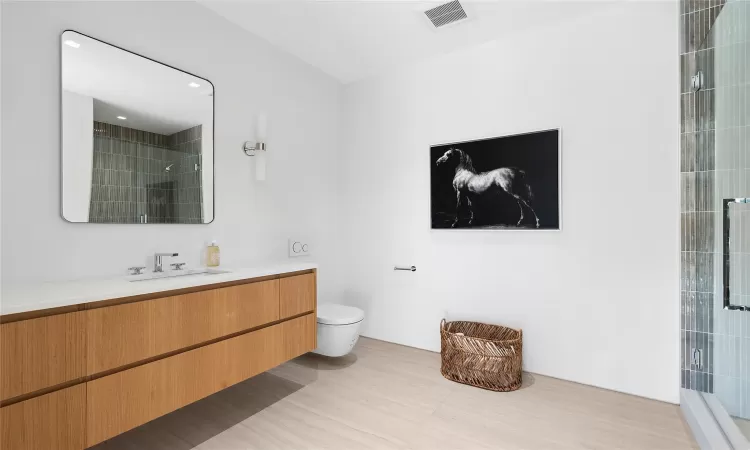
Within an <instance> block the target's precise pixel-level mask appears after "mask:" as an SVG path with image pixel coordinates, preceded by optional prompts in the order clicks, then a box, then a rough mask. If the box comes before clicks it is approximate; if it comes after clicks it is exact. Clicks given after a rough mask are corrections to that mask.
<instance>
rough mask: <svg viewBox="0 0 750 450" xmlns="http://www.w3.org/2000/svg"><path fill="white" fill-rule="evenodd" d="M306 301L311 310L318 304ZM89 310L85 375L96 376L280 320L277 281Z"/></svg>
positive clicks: (87, 312)
mask: <svg viewBox="0 0 750 450" xmlns="http://www.w3.org/2000/svg"><path fill="white" fill-rule="evenodd" d="M305 276H307V275H300V276H295V277H290V278H292V279H296V278H298V277H305ZM310 276H312V275H310ZM308 294H314V293H312V292H310V293H308ZM308 306H309V309H307V311H312V310H313V309H314V305H308ZM300 312H304V311H300ZM86 314H87V317H86V323H87V331H86V337H87V342H88V345H87V349H88V350H87V359H86V365H87V370H86V374H87V375H92V374H95V373H100V372H104V371H107V370H110V369H113V368H117V367H122V366H125V365H128V364H131V363H134V362H137V361H141V360H144V359H147V358H152V357H154V356H157V355H162V354H166V353H170V352H173V351H176V350H180V349H183V348H185V347H190V346H193V345H196V344H200V343H203V342H206V341H210V340H213V339H217V338H221V337H224V336H228V335H231V334H233V333H238V332H241V331H244V330H248V329H251V328H254V327H258V326H261V325H264V324H267V323H270V322H274V321H276V320H279V280H278V279H276V280H268V281H260V282H256V283H248V284H241V285H238V286H231V287H224V288H217V289H211V290H208V291H202V292H194V293H188V294H182V295H175V296H170V297H163V298H157V299H153V300H146V301H142V302H135V303H127V304H123V305H117V306H110V307H107V308H97V309H91V310H89V311H86Z"/></svg>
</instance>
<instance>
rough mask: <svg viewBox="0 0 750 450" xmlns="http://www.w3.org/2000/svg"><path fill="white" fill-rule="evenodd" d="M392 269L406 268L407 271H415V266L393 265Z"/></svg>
mask: <svg viewBox="0 0 750 450" xmlns="http://www.w3.org/2000/svg"><path fill="white" fill-rule="evenodd" d="M393 270H408V271H409V272H416V271H417V266H409V267H404V266H394V267H393Z"/></svg>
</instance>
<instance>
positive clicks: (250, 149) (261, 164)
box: [242, 113, 268, 181]
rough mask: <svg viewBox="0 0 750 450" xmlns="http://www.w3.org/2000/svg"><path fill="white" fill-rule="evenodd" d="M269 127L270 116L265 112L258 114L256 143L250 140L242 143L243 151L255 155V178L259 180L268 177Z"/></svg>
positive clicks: (248, 154)
mask: <svg viewBox="0 0 750 450" xmlns="http://www.w3.org/2000/svg"><path fill="white" fill-rule="evenodd" d="M267 129H268V117H266V115H265V114H264V113H261V114H259V115H258V124H257V126H256V132H255V138H256V139H257V142H255V143H254V144H253V143H252V142H250V141H246V142H245V143H244V144H243V145H242V151H244V152H245V154H246V155H247V156H254V157H255V158H254V159H255V178H256V179H257V180H258V181H264V180H265V179H266V142H265V140H266V131H267Z"/></svg>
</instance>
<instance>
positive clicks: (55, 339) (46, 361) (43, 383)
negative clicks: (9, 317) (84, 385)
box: [0, 312, 86, 401]
mask: <svg viewBox="0 0 750 450" xmlns="http://www.w3.org/2000/svg"><path fill="white" fill-rule="evenodd" d="M85 336H86V335H85V313H83V312H73V313H68V314H59V315H55V316H49V317H39V318H36V319H30V320H22V321H19V322H10V323H3V324H1V325H0V375H1V376H0V401H5V400H7V399H10V398H13V397H17V396H19V395H24V394H29V393H31V392H34V391H37V390H40V389H44V388H47V387H50V386H55V385H58V384H61V383H65V382H68V381H71V380H75V379H78V378H80V377H83V375H84V371H85V365H84V363H85V361H86V355H85V344H86V342H85Z"/></svg>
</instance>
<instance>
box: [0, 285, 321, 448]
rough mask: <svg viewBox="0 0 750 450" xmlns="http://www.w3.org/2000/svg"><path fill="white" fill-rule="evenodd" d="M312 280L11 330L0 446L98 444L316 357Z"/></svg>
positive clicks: (126, 302)
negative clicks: (294, 361)
mask: <svg viewBox="0 0 750 450" xmlns="http://www.w3.org/2000/svg"><path fill="white" fill-rule="evenodd" d="M315 278H316V274H315V271H314V270H312V271H306V272H303V273H293V274H280V275H277V276H273V277H263V278H262V279H249V280H242V282H241V283H237V282H233V283H231V285H209V286H200V287H199V290H196V291H194V292H184V290H181V291H180V292H175V293H173V294H174V295H170V293H169V292H167V293H162V294H159V296H158V297H155V298H137V299H135V300H133V299H123V300H122V303H120V304H117V303H118V302H113V301H111V300H108V301H106V303H104V302H103V303H98V304H97V303H87V304H84V305H82V310H80V311H76V312H72V313H65V314H56V315H50V316H47V317H37V318H30V319H26V320H20V321H16V322H8V323H3V324H2V325H0V331H1V332H2V338H3V341H2V352H3V353H2V362H3V368H4V370H3V372H2V373H1V374H0V378H1V379H2V384H1V385H2V387H3V390H2V393H3V398H2V401H3V403H2V408H0V414H1V415H0V431H1V433H2V441H0V444H2V445H0V448H3V449H5V448H8V449H14V450H27V449H45V450H47V449H51V448H55V449H59V450H80V449H83V448H86V447H90V446H93V445H96V444H98V443H100V442H102V441H105V440H107V439H109V438H112V437H114V436H116V435H118V434H120V433H123V432H125V431H127V430H130V429H132V428H135V427H137V426H139V425H142V424H144V423H146V422H148V421H150V420H153V419H155V418H157V417H159V416H162V415H164V414H168V413H170V412H172V411H174V410H176V409H178V408H180V407H182V406H185V405H187V404H190V403H192V402H195V401H197V400H200V399H202V398H205V397H207V396H209V395H211V394H214V393H216V392H218V391H220V390H222V389H224V388H226V387H229V386H232V385H234V384H236V383H239V382H241V381H243V380H245V379H247V378H250V377H253V376H255V375H257V374H259V373H262V372H264V371H266V370H269V369H271V368H273V367H275V366H277V365H279V364H282V363H283V362H285V361H288V360H290V359H292V358H295V357H297V356H300V355H302V354H304V353H306V352H309V351H312V350H314V349H315V347H316V319H315V318H316V314H315V310H316V292H315V290H316V282H315ZM6 338H7V339H6ZM8 369H10V370H8ZM26 377H28V379H25V378H26Z"/></svg>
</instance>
